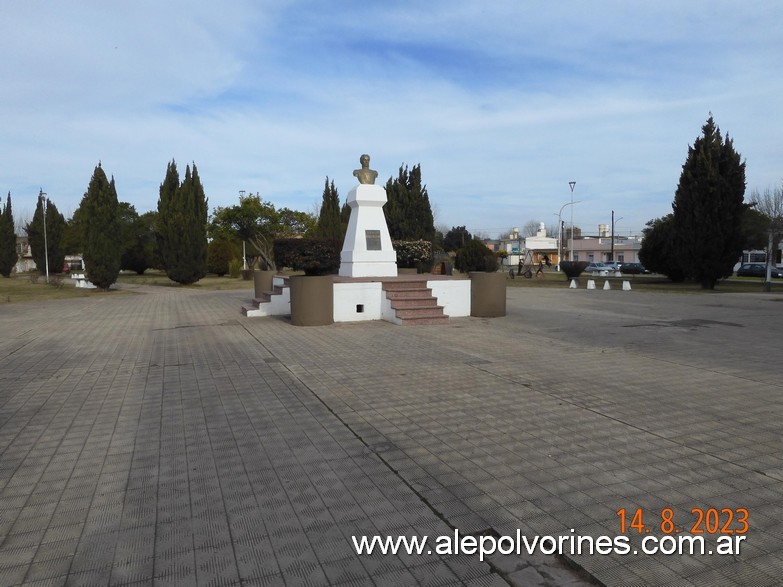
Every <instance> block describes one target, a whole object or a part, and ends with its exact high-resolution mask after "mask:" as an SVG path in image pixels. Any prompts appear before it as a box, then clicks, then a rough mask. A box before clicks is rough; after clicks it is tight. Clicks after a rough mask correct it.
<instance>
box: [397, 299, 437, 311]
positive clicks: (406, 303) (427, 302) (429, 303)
mask: <svg viewBox="0 0 783 587" xmlns="http://www.w3.org/2000/svg"><path fill="white" fill-rule="evenodd" d="M437 305H438V300H437V299H435V298H434V297H432V296H428V297H415V298H414V297H410V298H397V299H392V300H391V307H392V308H394V309H395V310H397V309H401V308H434V307H435V306H437Z"/></svg>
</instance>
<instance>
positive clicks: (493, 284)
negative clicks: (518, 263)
mask: <svg viewBox="0 0 783 587" xmlns="http://www.w3.org/2000/svg"><path fill="white" fill-rule="evenodd" d="M470 315H471V316H476V317H479V318H496V317H498V316H505V315H506V274H505V273H502V272H500V271H496V272H494V273H485V272H483V271H472V272H471V273H470Z"/></svg>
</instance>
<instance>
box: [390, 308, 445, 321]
mask: <svg viewBox="0 0 783 587" xmlns="http://www.w3.org/2000/svg"><path fill="white" fill-rule="evenodd" d="M395 314H396V315H397V318H400V319H402V320H405V319H406V318H438V317H440V316H443V315H444V314H443V306H411V307H407V308H397V309H395Z"/></svg>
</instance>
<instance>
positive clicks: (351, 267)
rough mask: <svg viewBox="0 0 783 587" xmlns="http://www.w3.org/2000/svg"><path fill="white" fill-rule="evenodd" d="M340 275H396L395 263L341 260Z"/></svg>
mask: <svg viewBox="0 0 783 587" xmlns="http://www.w3.org/2000/svg"><path fill="white" fill-rule="evenodd" d="M338 275H340V276H341V277H397V263H394V262H392V263H378V262H369V263H368V262H354V263H351V262H342V263H340V273H339V274H338Z"/></svg>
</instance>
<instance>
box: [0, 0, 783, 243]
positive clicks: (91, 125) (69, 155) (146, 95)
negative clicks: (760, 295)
mask: <svg viewBox="0 0 783 587" xmlns="http://www.w3.org/2000/svg"><path fill="white" fill-rule="evenodd" d="M782 16H783V6H781V7H779V6H778V5H777V4H775V3H754V4H748V5H743V7H742V11H741V12H739V11H738V9H737V6H736V3H733V2H709V3H707V2H703V1H698V2H691V3H686V4H683V3H681V2H675V1H673V0H671V1H663V2H657V3H654V4H639V3H627V2H621V1H619V0H613V1H602V2H598V3H584V2H576V1H571V2H555V3H553V2H544V1H538V2H525V3H523V4H520V3H518V2H510V1H507V2H495V3H490V4H486V3H485V4H483V5H482V4H477V3H475V2H467V1H457V2H454V1H451V2H435V3H427V9H426V10H424V9H422V6H421V4H417V3H413V2H396V3H391V4H384V5H381V6H375V5H373V4H371V3H359V2H346V3H343V2H341V3H337V4H334V3H332V4H328V3H327V4H323V3H318V2H296V1H292V2H288V3H283V2H277V1H275V2H272V1H270V2H266V3H258V2H251V1H250V0H247V1H245V2H231V3H228V4H222V5H220V6H217V5H213V4H212V3H204V2H196V3H195V4H194V3H192V2H190V3H186V2H182V1H176V2H165V3H159V2H152V1H144V2H138V1H137V2H132V3H126V4H125V5H122V6H120V5H115V4H111V3H110V4H106V3H102V2H97V1H90V2H84V1H83V2H78V3H71V4H62V3H46V2H43V1H42V0H32V1H28V2H24V3H21V2H6V3H3V4H0V20H2V21H3V22H5V23H10V26H8V27H7V29H8V30H7V33H6V34H5V35H4V36H3V37H2V38H0V49H1V50H2V51H3V54H4V55H7V56H8V59H4V60H3V61H2V62H0V79H3V80H5V81H6V84H5V85H6V87H5V90H4V91H3V92H2V93H0V128H3V140H2V142H0V161H2V162H3V165H2V168H0V169H2V170H0V189H1V190H3V191H7V190H11V192H12V197H13V198H14V206H15V209H22V208H23V207H24V204H23V201H26V200H27V199H30V200H32V199H34V197H35V194H37V192H38V189H39V187H44V190H45V191H47V192H48V193H49V194H50V195H51V196H52V198H53V199H54V201H55V202H56V203H57V205H58V207H59V208H60V209H61V210H64V211H69V210H70V211H72V210H73V209H75V207H76V206H77V205H78V202H79V199H80V198H81V196H82V194H83V192H84V190H85V189H86V186H87V183H88V181H89V178H90V175H91V173H92V170H93V167H94V166H95V164H96V163H97V161H98V160H102V161H103V165H104V168H105V169H106V170H107V172H109V173H111V174H114V176H115V178H116V181H117V186H118V190H119V192H120V197H121V198H122V199H124V200H127V201H130V202H132V203H134V204H135V205H136V207H137V208H138V209H139V210H147V209H152V208H154V207H155V205H156V201H157V189H158V185H159V183H160V181H161V180H162V178H163V175H164V173H165V167H166V163H167V162H168V161H169V160H170V159H171V158H175V159H176V160H177V162H178V163H179V164H180V165H181V166H182V167H184V165H185V164H187V163H189V162H190V161H196V163H197V165H198V166H199V171H200V174H201V177H202V180H203V181H204V183H205V186H206V189H207V193H208V196H209V198H210V204H211V205H213V206H215V205H225V204H228V203H231V202H233V201H235V199H236V195H237V191H238V190H239V189H244V190H248V191H253V192H255V191H260V192H261V194H262V195H263V196H264V197H267V198H269V199H270V200H271V201H273V202H275V203H276V204H279V205H281V206H283V205H284V206H289V207H295V208H299V209H302V210H311V209H312V207H313V204H314V203H315V202H317V201H318V200H319V199H320V194H321V190H322V187H323V178H324V176H326V175H329V176H330V177H332V178H334V179H335V182H336V184H337V187H338V189H339V191H340V193H341V194H342V195H345V194H346V193H347V191H348V190H349V189H350V187H351V185H352V183H353V181H354V179H353V177H352V175H351V171H352V170H353V169H354V168H355V167H356V166H357V165H358V156H359V155H360V154H361V153H363V152H369V153H370V154H371V155H372V163H373V167H374V168H375V169H378V171H379V173H380V177H381V178H382V179H383V180H384V181H385V179H386V178H387V177H389V176H390V175H396V172H397V168H398V167H399V165H400V164H401V163H407V164H409V165H413V164H416V163H421V164H422V169H423V172H424V180H425V182H426V183H427V185H428V188H429V191H430V196H431V198H432V200H433V202H434V203H435V204H436V207H437V209H438V212H439V218H438V220H439V221H440V222H443V223H445V224H450V225H461V224H467V225H468V227H469V228H470V227H471V225H474V227H475V228H476V229H498V230H504V229H506V228H508V227H509V226H511V225H524V224H525V222H527V221H528V220H530V219H533V218H535V219H540V220H543V221H545V222H547V223H551V222H553V218H554V217H553V214H555V213H556V212H557V210H558V209H559V208H560V206H561V205H562V203H564V202H565V201H567V200H568V198H569V197H570V191H569V189H568V181H569V180H576V181H577V188H576V191H575V197H576V199H582V200H583V202H582V203H580V204H579V205H578V206H577V209H576V210H575V214H574V218H575V221H576V222H577V223H578V224H582V225H583V226H585V227H592V226H594V225H597V224H598V223H606V222H608V218H609V216H610V214H611V210H612V209H615V211H616V212H617V215H618V216H623V218H624V223H627V226H628V228H629V230H630V229H639V228H641V227H642V226H643V225H644V223H645V222H646V221H647V220H649V219H651V218H653V217H656V216H660V215H662V214H665V213H667V212H668V211H669V210H670V202H671V199H672V196H673V192H674V188H675V187H676V183H677V180H678V177H679V171H680V166H681V165H682V162H683V161H684V159H685V155H686V153H687V147H688V144H690V143H691V142H692V141H693V140H694V139H695V138H696V136H697V135H698V134H699V131H700V127H701V125H702V124H703V122H704V120H705V119H706V117H707V115H708V112H709V111H712V112H713V113H714V115H715V119H716V121H717V122H718V124H719V125H720V126H721V128H722V129H723V130H724V131H728V132H729V133H730V134H731V135H732V137H734V139H735V146H736V147H737V149H738V150H739V151H740V152H741V153H742V154H743V156H745V157H746V159H747V160H748V185H749V188H752V187H758V188H760V189H763V188H765V187H767V186H768V185H772V184H777V183H778V182H779V181H780V178H781V176H783V172H782V171H781V170H780V167H779V161H780V160H781V154H782V153H781V151H782V150H783V149H782V148H781V147H780V141H779V136H780V134H781V124H782V123H781V122H780V118H779V116H778V115H777V111H776V110H777V103H778V102H779V96H780V95H781V90H783V87H781V86H782V85H783V83H781V81H780V80H779V78H778V76H775V75H773V74H772V73H771V72H775V71H780V69H781V65H783V63H781V61H782V60H783V50H782V49H783V47H781V45H782V44H783V43H782V42H781V40H780V35H779V34H778V32H777V27H776V23H777V22H779V21H780V19H781V17H782ZM490 233H492V231H490Z"/></svg>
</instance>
